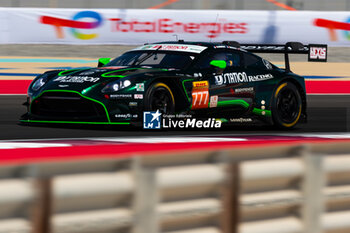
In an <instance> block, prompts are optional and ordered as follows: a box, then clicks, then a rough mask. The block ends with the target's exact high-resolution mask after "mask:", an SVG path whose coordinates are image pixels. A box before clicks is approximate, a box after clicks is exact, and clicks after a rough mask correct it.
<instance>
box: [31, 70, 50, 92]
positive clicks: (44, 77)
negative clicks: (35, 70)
mask: <svg viewBox="0 0 350 233" xmlns="http://www.w3.org/2000/svg"><path fill="white" fill-rule="evenodd" d="M46 82H47V75H46V74H43V75H41V76H39V78H38V79H37V80H36V81H35V82H34V83H33V85H32V90H33V91H38V90H39V89H40V88H41V87H42V86H44V85H45V83H46Z"/></svg>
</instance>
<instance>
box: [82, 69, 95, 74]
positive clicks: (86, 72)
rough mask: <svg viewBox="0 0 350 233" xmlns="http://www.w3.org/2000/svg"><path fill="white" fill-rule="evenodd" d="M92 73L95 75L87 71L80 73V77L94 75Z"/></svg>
mask: <svg viewBox="0 0 350 233" xmlns="http://www.w3.org/2000/svg"><path fill="white" fill-rule="evenodd" d="M94 73H95V71H91V70H89V71H84V72H81V73H80V75H92V74H94Z"/></svg>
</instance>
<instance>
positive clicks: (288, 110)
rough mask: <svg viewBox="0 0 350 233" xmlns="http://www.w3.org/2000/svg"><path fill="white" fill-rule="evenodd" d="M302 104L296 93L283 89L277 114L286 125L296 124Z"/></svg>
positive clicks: (278, 98) (278, 102)
mask: <svg viewBox="0 0 350 233" xmlns="http://www.w3.org/2000/svg"><path fill="white" fill-rule="evenodd" d="M299 110H300V104H299V101H298V97H297V95H296V93H295V92H294V91H293V90H292V89H289V88H285V89H283V90H282V91H281V92H280V93H279V95H278V97H277V112H278V115H279V116H280V118H281V120H282V121H283V122H284V123H291V122H294V121H295V120H296V119H297V118H298V115H299Z"/></svg>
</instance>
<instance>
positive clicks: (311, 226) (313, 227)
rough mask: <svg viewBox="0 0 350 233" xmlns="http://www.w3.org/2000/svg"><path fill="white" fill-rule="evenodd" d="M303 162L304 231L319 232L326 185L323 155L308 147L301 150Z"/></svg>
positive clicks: (320, 230) (309, 232)
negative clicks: (313, 151) (312, 151)
mask: <svg viewBox="0 0 350 233" xmlns="http://www.w3.org/2000/svg"><path fill="white" fill-rule="evenodd" d="M302 158H303V160H304V163H305V175H304V180H303V185H302V189H303V194H304V203H303V206H302V218H303V222H304V228H305V232H306V233H321V232H323V230H322V215H323V213H324V210H325V201H324V194H323V190H324V187H325V185H326V176H325V173H324V164H323V160H324V158H323V156H322V155H315V154H311V152H310V151H309V149H308V148H304V149H303V151H302Z"/></svg>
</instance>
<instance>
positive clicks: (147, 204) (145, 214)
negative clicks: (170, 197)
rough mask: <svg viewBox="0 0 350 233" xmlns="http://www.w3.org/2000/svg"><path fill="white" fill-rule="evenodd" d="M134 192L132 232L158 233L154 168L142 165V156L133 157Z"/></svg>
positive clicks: (156, 188)
mask: <svg viewBox="0 0 350 233" xmlns="http://www.w3.org/2000/svg"><path fill="white" fill-rule="evenodd" d="M133 172H134V178H135V189H136V190H135V192H134V200H133V208H134V222H133V227H132V233H145V232H147V233H159V221H158V212H157V207H158V202H159V190H158V182H157V176H156V170H155V169H154V168H149V167H146V166H143V165H142V158H140V157H135V158H134V159H133Z"/></svg>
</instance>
